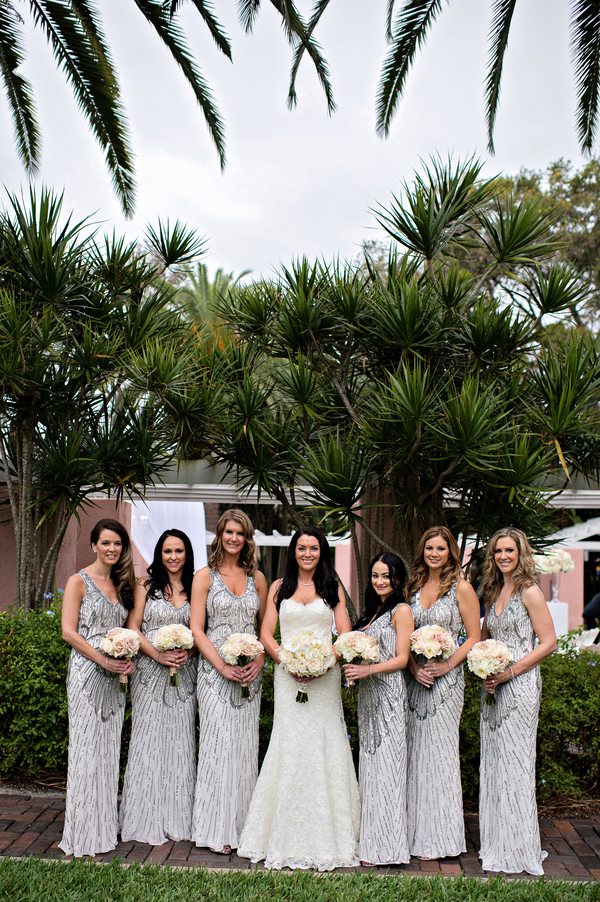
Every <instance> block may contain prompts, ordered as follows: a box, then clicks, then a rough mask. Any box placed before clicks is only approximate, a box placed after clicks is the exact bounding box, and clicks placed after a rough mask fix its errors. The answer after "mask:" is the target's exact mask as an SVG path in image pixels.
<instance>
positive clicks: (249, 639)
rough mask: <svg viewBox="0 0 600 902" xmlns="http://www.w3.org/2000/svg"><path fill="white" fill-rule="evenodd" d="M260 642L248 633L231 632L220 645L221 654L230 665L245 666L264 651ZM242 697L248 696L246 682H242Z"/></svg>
mask: <svg viewBox="0 0 600 902" xmlns="http://www.w3.org/2000/svg"><path fill="white" fill-rule="evenodd" d="M264 650H265V649H264V646H263V644H262V642H259V641H258V639H257V638H256V636H252V635H251V634H250V633H232V634H231V636H230V637H229V639H227V640H226V641H225V642H224V643H223V645H222V646H221V656H222V658H223V660H224V661H225V663H226V664H231V666H232V667H236V666H239V667H245V666H246V664H249V663H250V661H254V659H255V658H258V656H259V655H262V653H263V652H264ZM241 688H242V698H249V697H250V692H249V691H248V684H247V683H242V687H241Z"/></svg>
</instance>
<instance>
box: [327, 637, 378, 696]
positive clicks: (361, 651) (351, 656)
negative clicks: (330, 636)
mask: <svg viewBox="0 0 600 902" xmlns="http://www.w3.org/2000/svg"><path fill="white" fill-rule="evenodd" d="M333 647H334V649H335V651H336V652H337V653H338V655H339V656H340V658H343V659H344V661H345V662H346V663H347V664H361V663H363V662H364V663H365V664H376V663H377V662H378V661H379V649H378V648H377V643H376V642H375V639H374V638H373V636H367V634H366V633H364V632H363V631H362V630H352V632H350V633H342V634H341V636H338V638H337V639H336V640H335V643H334V646H333ZM348 686H354V680H348ZM348 694H349V695H351V694H352V690H351V689H350V690H349V693H348Z"/></svg>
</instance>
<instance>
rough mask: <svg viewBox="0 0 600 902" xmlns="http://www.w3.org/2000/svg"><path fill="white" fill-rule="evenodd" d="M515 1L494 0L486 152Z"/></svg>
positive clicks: (486, 87)
mask: <svg viewBox="0 0 600 902" xmlns="http://www.w3.org/2000/svg"><path fill="white" fill-rule="evenodd" d="M516 2H517V0H495V2H494V6H493V9H492V26H491V29H490V58H489V68H488V74H487V78H486V82H485V97H486V117H487V127H488V150H489V151H490V153H494V140H493V134H494V122H495V120H496V110H497V108H498V99H499V97H500V81H501V78H502V64H503V62H504V54H505V53H506V47H507V45H508V34H509V32H510V25H511V22H512V17H513V13H514V11H515V6H516Z"/></svg>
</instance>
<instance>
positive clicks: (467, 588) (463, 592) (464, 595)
mask: <svg viewBox="0 0 600 902" xmlns="http://www.w3.org/2000/svg"><path fill="white" fill-rule="evenodd" d="M456 596H457V598H458V600H459V601H477V593H476V592H475V589H474V588H473V586H472V585H471V583H470V582H469V581H468V580H466V579H459V581H458V582H457V584H456Z"/></svg>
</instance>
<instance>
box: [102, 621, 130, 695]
mask: <svg viewBox="0 0 600 902" xmlns="http://www.w3.org/2000/svg"><path fill="white" fill-rule="evenodd" d="M100 650H101V651H103V652H104V654H105V655H108V656H109V657H110V658H128V659H129V660H131V659H132V658H133V656H134V655H137V653H138V651H139V650H140V637H139V634H138V633H137V632H136V631H135V630H127V629H125V627H122V626H115V627H113V628H112V629H111V630H109V631H108V632H107V634H106V636H104V637H103V638H102V639H100ZM119 684H120V689H121V692H127V674H126V673H120V674H119Z"/></svg>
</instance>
